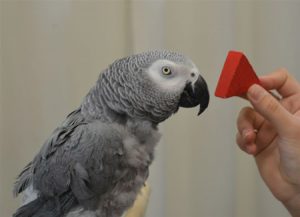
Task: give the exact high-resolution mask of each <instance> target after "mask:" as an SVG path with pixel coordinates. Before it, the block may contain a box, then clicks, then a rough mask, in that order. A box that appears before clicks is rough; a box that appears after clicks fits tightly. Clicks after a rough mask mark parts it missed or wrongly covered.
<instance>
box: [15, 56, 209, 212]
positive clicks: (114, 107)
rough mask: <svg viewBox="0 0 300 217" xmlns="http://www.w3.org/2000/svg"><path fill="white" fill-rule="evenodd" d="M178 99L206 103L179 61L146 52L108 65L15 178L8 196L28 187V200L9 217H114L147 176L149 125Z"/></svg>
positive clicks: (192, 70) (186, 64) (192, 69)
mask: <svg viewBox="0 0 300 217" xmlns="http://www.w3.org/2000/svg"><path fill="white" fill-rule="evenodd" d="M164 67H167V68H168V69H169V70H170V72H171V73H170V74H168V75H167V74H166V73H162V68H164ZM192 85H194V86H192ZM196 85H198V86H199V87H200V86H201V88H200V89H199V87H196ZM197 88H198V89H197ZM196 90H197V93H194V92H195V91H196ZM186 98H188V100H186ZM198 98H200V99H198ZM182 100H183V101H184V103H183V105H184V107H192V106H195V105H198V104H200V106H202V107H201V109H202V110H203V109H205V108H206V107H207V104H208V91H207V86H206V83H205V82H204V80H203V79H202V77H201V76H200V74H199V72H198V69H197V68H196V66H195V65H194V64H193V62H192V61H191V60H189V59H188V58H187V57H186V56H184V55H182V54H178V53H174V52H169V51H151V52H146V53H142V54H137V55H133V56H130V57H126V58H123V59H120V60H117V61H115V62H114V63H113V64H111V65H110V66H109V67H108V68H107V69H106V70H104V71H103V73H101V74H100V76H99V79H98V81H97V82H96V84H95V86H94V87H92V89H91V90H90V91H89V93H88V94H87V96H86V97H85V98H84V100H83V102H82V104H81V105H80V107H79V108H78V109H76V110H75V111H73V112H72V113H70V114H69V115H68V116H67V117H66V120H65V121H64V122H63V123H62V124H61V125H60V126H59V127H58V128H57V129H55V130H54V132H53V133H52V134H51V136H50V137H49V139H48V140H47V141H46V142H45V143H44V145H43V146H42V148H41V150H40V152H39V153H38V154H37V155H36V156H35V158H34V159H33V160H32V161H31V162H30V163H29V164H28V165H27V166H26V167H25V168H24V170H23V171H22V172H21V174H20V175H19V177H18V179H17V181H16V184H15V187H14V194H15V195H18V194H19V193H21V192H24V191H25V190H26V189H27V190H28V189H32V190H33V191H34V192H35V194H36V197H35V198H33V199H31V201H29V202H28V201H27V202H26V204H24V205H23V206H22V207H21V208H19V209H18V210H17V211H16V213H15V214H14V216H15V217H44V216H47V217H63V216H67V217H78V216H85V217H88V216H94V217H120V216H121V215H122V214H123V212H124V211H125V210H126V209H127V208H129V207H130V206H131V205H132V204H133V202H134V200H135V198H136V195H137V194H138V192H139V190H140V188H141V187H142V186H143V184H144V182H145V180H146V179H147V177H148V168H149V165H150V164H151V162H152V160H153V158H154V148H155V145H156V144H157V142H158V141H159V138H160V133H159V132H158V130H157V125H158V124H159V123H160V122H162V121H164V120H165V119H167V118H168V117H170V116H171V115H172V114H174V113H175V112H176V111H177V110H178V108H179V107H180V106H181V102H183V101H182ZM201 102H204V104H203V105H201ZM203 106H204V107H203Z"/></svg>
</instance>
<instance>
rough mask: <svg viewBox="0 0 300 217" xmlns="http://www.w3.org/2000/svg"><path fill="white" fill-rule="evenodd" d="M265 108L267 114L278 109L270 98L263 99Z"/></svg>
mask: <svg viewBox="0 0 300 217" xmlns="http://www.w3.org/2000/svg"><path fill="white" fill-rule="evenodd" d="M264 101H265V108H266V111H267V112H272V113H276V112H277V111H278V109H279V106H278V103H277V102H276V101H275V100H274V99H272V98H269V97H268V98H265V100H264Z"/></svg>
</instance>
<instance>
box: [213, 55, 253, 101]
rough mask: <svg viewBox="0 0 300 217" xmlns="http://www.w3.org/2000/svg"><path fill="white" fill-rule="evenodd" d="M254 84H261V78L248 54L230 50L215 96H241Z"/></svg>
mask: <svg viewBox="0 0 300 217" xmlns="http://www.w3.org/2000/svg"><path fill="white" fill-rule="evenodd" d="M252 84H259V79H258V77H257V75H256V74H255V72H254V70H253V68H252V66H251V65H250V63H249V61H248V60H247V58H246V56H245V55H244V54H243V53H241V52H238V51H229V53H228V55H227V58H226V61H225V63H224V67H223V70H222V72H221V75H220V78H219V82H218V85H217V88H216V91H215V96H217V97H221V98H229V97H231V96H241V95H243V94H245V93H246V92H247V90H248V89H249V87H250V86H251V85H252Z"/></svg>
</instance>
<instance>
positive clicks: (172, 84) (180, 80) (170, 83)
mask: <svg viewBox="0 0 300 217" xmlns="http://www.w3.org/2000/svg"><path fill="white" fill-rule="evenodd" d="M163 67H169V68H170V69H171V71H172V72H171V74H170V75H164V74H163V73H162V69H163ZM179 68H180V66H179V65H178V64H176V63H174V62H172V61H169V60H158V61H156V62H154V63H153V64H152V65H151V66H150V67H149V69H148V75H149V77H150V78H151V79H152V80H153V81H154V83H155V84H157V85H158V86H159V87H161V88H162V89H165V90H174V89H177V88H181V87H182V86H184V85H185V83H186V75H185V74H184V73H178V71H179Z"/></svg>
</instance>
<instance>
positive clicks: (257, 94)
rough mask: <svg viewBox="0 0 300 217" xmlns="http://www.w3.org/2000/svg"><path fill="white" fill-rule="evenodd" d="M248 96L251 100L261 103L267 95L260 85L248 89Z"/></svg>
mask: <svg viewBox="0 0 300 217" xmlns="http://www.w3.org/2000/svg"><path fill="white" fill-rule="evenodd" d="M247 95H248V97H249V98H250V99H251V100H253V101H259V100H260V99H261V98H262V97H263V96H264V95H265V90H264V89H263V88H262V87H261V86H259V85H258V84H253V85H252V86H251V87H250V88H249V89H248V93H247Z"/></svg>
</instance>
